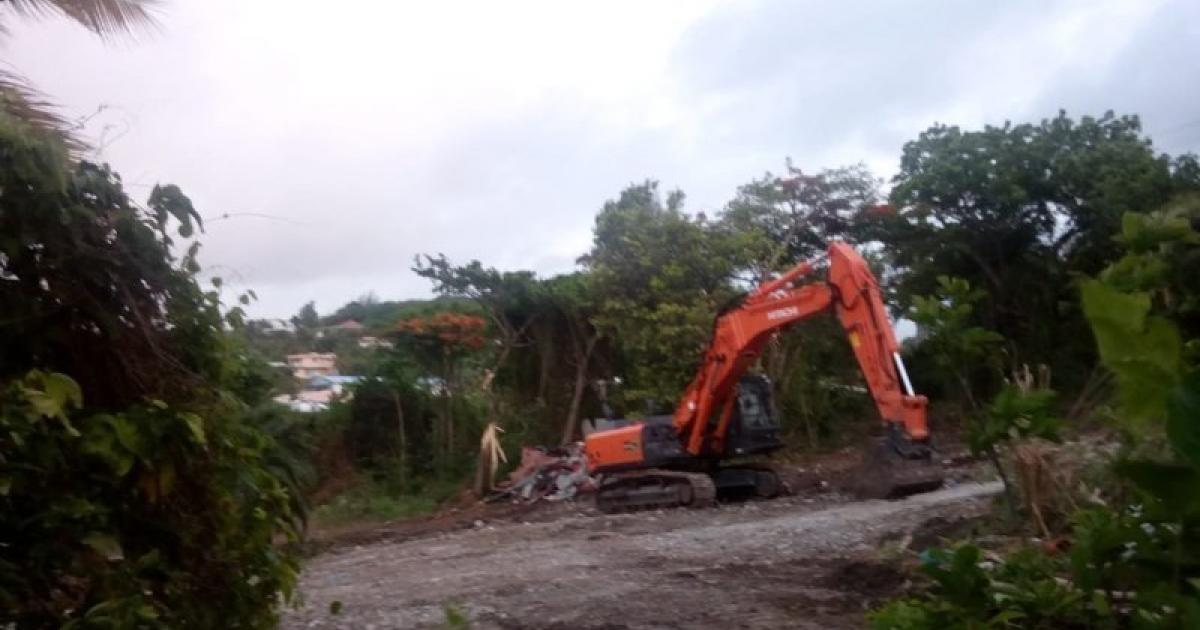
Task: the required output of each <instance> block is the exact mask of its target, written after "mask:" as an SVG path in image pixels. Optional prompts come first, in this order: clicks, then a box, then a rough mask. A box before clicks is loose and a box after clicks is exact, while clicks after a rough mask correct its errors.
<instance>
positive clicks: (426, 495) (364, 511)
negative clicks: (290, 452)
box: [313, 477, 460, 526]
mask: <svg viewBox="0 0 1200 630" xmlns="http://www.w3.org/2000/svg"><path fill="white" fill-rule="evenodd" d="M459 487H460V484H459V482H457V481H454V482H426V483H424V484H422V485H421V486H419V487H414V488H410V489H408V491H404V490H402V489H399V488H397V487H395V486H394V485H393V484H387V483H381V482H379V481H375V480H373V479H371V478H369V477H368V478H367V479H366V480H365V481H363V482H362V483H360V484H358V485H357V486H355V487H353V488H351V489H350V490H347V491H346V492H343V493H342V494H340V495H338V496H337V497H335V498H334V499H332V500H331V501H329V502H328V503H325V504H323V505H320V506H318V507H317V508H316V509H315V510H313V521H314V523H316V524H317V525H318V526H332V525H346V524H349V523H363V522H382V521H394V520H399V519H408V518H415V517H418V516H423V515H425V514H429V513H431V512H433V511H434V510H435V509H437V507H438V505H440V504H441V503H442V502H443V501H445V500H446V499H448V498H450V497H451V496H453V495H454V494H455V493H456V492H457V491H458V489H459Z"/></svg>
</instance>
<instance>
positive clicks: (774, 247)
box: [721, 160, 879, 280]
mask: <svg viewBox="0 0 1200 630" xmlns="http://www.w3.org/2000/svg"><path fill="white" fill-rule="evenodd" d="M878 189H879V181H878V180H877V179H876V178H875V177H874V176H872V175H871V173H870V171H868V170H867V169H866V167H865V166H863V165H861V164H860V165H855V166H845V167H841V168H834V169H823V170H821V171H818V172H817V173H816V174H812V175H810V174H806V173H804V171H802V170H800V169H799V168H796V167H795V166H794V165H793V164H792V163H791V161H790V160H789V161H788V163H787V166H786V168H785V172H784V174H783V175H774V174H771V173H767V174H766V175H764V176H763V177H762V178H760V179H756V180H754V181H752V182H750V183H749V184H746V185H744V186H741V187H740V188H738V192H737V196H736V197H734V199H733V200H732V201H730V202H729V203H728V204H727V205H726V207H725V210H724V211H723V212H722V213H721V222H722V223H724V224H725V225H726V226H727V228H728V229H729V230H731V231H732V232H733V233H735V234H737V235H740V236H741V237H742V239H740V240H741V243H742V244H744V247H746V248H748V249H749V250H750V251H751V252H752V254H750V257H751V260H750V262H751V264H752V265H753V267H754V268H753V270H752V271H753V272H754V274H753V279H754V280H762V279H763V278H765V277H766V276H767V274H770V273H772V272H777V271H782V270H783V269H785V268H787V267H790V266H792V265H794V264H796V263H797V262H799V261H801V260H808V259H810V258H814V257H816V256H819V255H820V254H822V253H824V252H825V249H826V247H828V245H829V242H830V241H832V240H835V239H847V238H848V237H851V236H852V235H853V232H854V228H855V226H856V225H857V223H858V222H859V217H860V216H861V215H862V214H863V213H864V212H865V211H868V210H869V209H871V208H872V207H874V206H875V205H876V204H878V202H879V190H878Z"/></svg>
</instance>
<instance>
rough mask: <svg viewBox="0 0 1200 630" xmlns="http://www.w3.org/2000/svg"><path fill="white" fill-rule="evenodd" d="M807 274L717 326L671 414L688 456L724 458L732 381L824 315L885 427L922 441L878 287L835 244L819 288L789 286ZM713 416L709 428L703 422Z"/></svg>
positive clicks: (801, 269)
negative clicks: (841, 337) (780, 336)
mask: <svg viewBox="0 0 1200 630" xmlns="http://www.w3.org/2000/svg"><path fill="white" fill-rule="evenodd" d="M812 270H813V266H812V264H811V263H808V262H802V263H800V264H799V265H796V266H795V267H793V268H792V269H791V270H789V271H788V272H787V273H785V274H783V275H782V276H780V277H779V278H777V279H775V280H772V281H770V282H767V283H765V284H763V285H762V286H760V287H758V288H757V289H756V290H755V291H753V292H752V293H750V294H749V295H748V296H746V298H745V299H744V300H743V301H742V303H741V304H740V305H739V306H738V307H736V308H734V309H732V310H730V311H728V312H726V313H724V314H722V315H721V316H720V317H718V318H717V321H716V323H715V325H714V331H713V338H712V341H711V343H710V344H709V347H708V349H707V351H706V352H705V354H704V359H703V361H702V363H701V365H700V367H699V369H698V370H697V372H696V376H695V378H693V379H692V382H691V384H689V385H688V388H687V390H686V391H685V393H684V395H683V398H682V399H681V400H680V402H679V406H678V407H677V408H676V410H675V414H674V425H675V430H676V433H677V434H678V435H679V436H680V438H681V439H682V440H683V441H684V446H685V449H686V450H687V452H688V453H690V454H691V455H693V456H701V455H715V456H720V455H722V454H723V453H724V451H725V441H726V438H727V436H728V434H729V421H730V416H731V415H732V411H733V404H734V401H735V400H736V398H737V385H738V381H739V380H740V379H741V377H742V376H743V375H744V374H745V373H746V370H747V369H749V367H750V366H751V365H752V364H753V363H754V362H755V360H757V358H758V357H759V355H760V354H761V353H762V351H763V348H764V347H765V346H766V344H767V342H768V341H769V340H770V338H771V337H772V335H774V334H775V333H777V332H778V331H780V330H782V329H784V328H787V327H789V326H791V325H793V324H796V323H797V322H800V321H803V320H806V319H808V318H810V317H813V316H814V315H818V314H820V313H823V312H825V311H826V310H828V309H830V308H832V309H833V310H834V311H835V312H836V314H837V317H838V320H839V321H840V322H841V324H842V328H843V329H844V330H845V331H846V335H847V337H848V339H849V341H850V347H851V348H852V349H853V351H854V356H855V358H856V359H857V360H858V365H859V368H860V369H861V370H862V373H863V376H864V378H865V379H866V382H867V388H868V389H869V391H870V393H871V397H872V398H873V399H874V401H875V406H876V408H877V409H878V410H879V414H880V417H881V418H882V420H883V422H884V423H885V425H887V426H888V427H890V428H893V430H895V431H896V432H897V433H901V434H902V435H903V436H904V437H905V438H907V440H908V441H912V442H924V441H926V439H927V438H928V430H927V428H926V423H925V407H926V404H927V401H926V399H925V397H924V396H918V395H916V394H914V393H913V391H912V385H911V384H910V383H909V381H908V376H907V373H906V372H905V370H904V363H903V362H902V361H901V359H900V353H899V350H900V347H899V344H898V343H897V341H896V335H895V332H894V331H893V329H892V324H891V321H890V320H889V318H888V315H887V310H886V308H885V306H884V303H883V297H882V293H881V291H880V289H879V283H878V282H877V281H876V279H875V276H874V275H873V274H872V273H871V270H870V268H869V267H868V266H867V263H866V261H865V260H863V258H862V256H860V255H859V254H858V252H856V251H855V250H854V248H852V247H850V246H849V245H847V244H845V243H842V242H834V243H832V244H831V245H830V246H829V272H828V279H827V280H826V282H823V283H822V282H814V283H811V284H802V285H799V286H796V285H797V281H798V280H800V279H801V278H803V277H804V276H807V275H809V274H810V273H812ZM714 414H717V415H716V416H715V417H716V422H715V425H714V423H712V422H710V420H711V419H712V418H714Z"/></svg>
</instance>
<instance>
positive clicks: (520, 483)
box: [488, 442, 599, 503]
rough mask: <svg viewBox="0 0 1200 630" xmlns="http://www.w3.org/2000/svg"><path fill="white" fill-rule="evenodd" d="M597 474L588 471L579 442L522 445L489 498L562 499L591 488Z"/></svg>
mask: <svg viewBox="0 0 1200 630" xmlns="http://www.w3.org/2000/svg"><path fill="white" fill-rule="evenodd" d="M598 484H599V478H598V477H593V476H591V475H590V474H589V473H588V465H587V455H586V454H585V453H584V451H583V443H582V442H575V443H574V444H568V445H566V446H560V447H542V446H538V447H530V446H526V447H522V448H521V463H520V465H519V466H517V468H516V469H515V470H513V471H512V472H511V473H510V474H509V475H508V480H507V481H504V482H502V483H501V484H500V488H499V489H498V490H497V491H496V492H495V493H493V494H492V495H491V496H489V497H488V500H489V501H499V500H503V499H510V500H513V501H518V502H525V503H533V502H535V501H563V500H567V499H573V498H575V497H576V496H577V495H579V494H583V493H588V492H593V491H595V490H596V487H597V485H598Z"/></svg>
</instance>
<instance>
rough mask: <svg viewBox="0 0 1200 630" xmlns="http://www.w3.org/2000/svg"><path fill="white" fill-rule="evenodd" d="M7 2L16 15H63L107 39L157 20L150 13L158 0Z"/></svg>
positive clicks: (125, 33) (28, 0) (37, 0)
mask: <svg viewBox="0 0 1200 630" xmlns="http://www.w3.org/2000/svg"><path fill="white" fill-rule="evenodd" d="M0 1H2V0H0ZM8 3H9V4H10V5H11V6H12V8H13V10H14V11H16V12H17V14H18V15H23V16H27V17H43V16H46V15H62V16H65V17H67V18H70V19H72V20H75V21H76V22H78V23H79V24H81V25H83V27H84V28H86V29H88V30H90V31H92V32H93V33H95V34H97V35H99V36H100V37H103V38H106V39H107V38H110V37H113V36H118V35H128V34H130V33H133V32H134V30H135V29H139V28H149V27H154V26H156V25H157V24H158V22H157V20H155V18H154V13H153V8H154V5H156V4H158V0H8Z"/></svg>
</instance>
